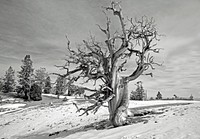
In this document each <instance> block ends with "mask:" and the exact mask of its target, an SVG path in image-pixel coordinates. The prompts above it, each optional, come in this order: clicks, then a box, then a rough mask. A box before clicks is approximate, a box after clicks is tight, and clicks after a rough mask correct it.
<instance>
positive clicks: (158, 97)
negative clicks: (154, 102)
mask: <svg viewBox="0 0 200 139" xmlns="http://www.w3.org/2000/svg"><path fill="white" fill-rule="evenodd" d="M156 99H162V94H161V93H160V91H158V94H157V96H156Z"/></svg>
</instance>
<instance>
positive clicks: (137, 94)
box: [130, 81, 144, 100]
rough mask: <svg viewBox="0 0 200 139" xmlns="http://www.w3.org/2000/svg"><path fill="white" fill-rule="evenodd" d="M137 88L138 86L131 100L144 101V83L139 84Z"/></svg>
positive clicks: (132, 93)
mask: <svg viewBox="0 0 200 139" xmlns="http://www.w3.org/2000/svg"><path fill="white" fill-rule="evenodd" d="M136 86H137V88H136V90H135V91H132V92H131V96H130V99H131V100H143V98H144V88H143V86H142V82H141V81H139V82H137V84H136Z"/></svg>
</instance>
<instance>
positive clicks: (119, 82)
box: [54, 2, 161, 126]
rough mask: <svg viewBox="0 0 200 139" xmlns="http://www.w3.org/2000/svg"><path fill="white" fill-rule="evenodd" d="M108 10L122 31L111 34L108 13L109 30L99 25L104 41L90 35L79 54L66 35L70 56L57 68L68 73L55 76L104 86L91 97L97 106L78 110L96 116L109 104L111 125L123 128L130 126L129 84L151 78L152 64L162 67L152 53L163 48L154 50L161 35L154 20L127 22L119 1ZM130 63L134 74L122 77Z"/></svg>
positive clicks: (79, 49) (144, 19)
mask: <svg viewBox="0 0 200 139" xmlns="http://www.w3.org/2000/svg"><path fill="white" fill-rule="evenodd" d="M105 10H106V11H107V12H112V13H113V15H114V16H115V17H117V18H118V20H119V25H120V26H121V30H118V31H111V25H112V24H111V20H110V18H109V17H108V16H107V12H106V13H105V15H106V21H107V22H106V27H105V28H103V27H102V26H100V25H98V28H99V29H100V31H102V33H103V34H104V35H105V42H98V41H97V40H95V37H93V36H90V39H89V40H88V41H86V40H83V45H82V46H80V47H79V48H78V49H77V51H76V50H72V49H71V48H70V41H69V39H68V37H67V36H66V38H67V40H68V43H67V46H68V47H67V48H68V51H69V56H68V57H67V58H66V64H65V65H64V66H57V67H59V68H62V69H66V74H59V73H54V74H55V75H59V76H60V77H63V78H65V77H67V76H69V75H72V74H73V75H74V80H78V79H81V78H83V79H84V82H88V81H90V80H93V81H94V83H96V82H98V83H102V84H101V85H100V89H98V90H96V91H95V92H94V94H93V95H92V96H93V97H90V98H94V99H96V103H95V104H93V105H91V106H89V107H87V108H78V107H77V108H78V110H84V112H83V113H82V114H89V113H88V112H89V111H92V112H94V113H96V112H97V110H98V109H99V107H100V106H102V104H103V103H105V102H108V109H109V113H110V116H109V119H110V121H111V123H112V124H113V126H121V125H124V124H127V109H128V106H129V97H130V94H129V92H128V83H129V82H130V81H134V80H135V79H137V78H138V77H139V76H140V75H142V74H146V75H151V76H152V73H144V72H145V71H147V70H148V69H149V68H151V69H154V67H153V65H161V64H158V63H156V62H154V57H153V56H152V55H150V53H152V52H153V53H159V50H160V48H155V46H156V42H157V41H159V39H158V38H157V37H158V36H159V35H158V33H157V29H156V27H155V24H154V20H153V19H152V18H151V19H148V18H147V17H146V16H144V17H142V18H141V19H140V20H136V19H135V20H134V19H132V18H130V19H127V20H126V21H125V18H124V17H123V14H122V9H121V6H120V4H119V3H117V2H111V5H110V6H109V7H105ZM112 32H115V33H112ZM134 57H135V58H134ZM130 58H134V59H136V61H134V60H131V59H130ZM128 60H130V61H129V63H128V64H131V65H132V66H129V67H130V68H132V67H133V71H132V73H130V74H129V75H127V76H125V75H123V76H122V74H121V73H122V72H123V71H125V69H126V67H125V65H126V63H127V62H128ZM133 61H134V62H133ZM131 62H132V63H131ZM74 65H76V66H74ZM134 66H135V68H134ZM72 67H75V68H74V69H72ZM127 74H128V73H127ZM95 96H96V97H95Z"/></svg>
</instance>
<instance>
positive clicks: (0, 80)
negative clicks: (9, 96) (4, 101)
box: [0, 78, 4, 91]
mask: <svg viewBox="0 0 200 139" xmlns="http://www.w3.org/2000/svg"><path fill="white" fill-rule="evenodd" d="M3 84H4V82H3V79H2V78H0V91H2V90H3Z"/></svg>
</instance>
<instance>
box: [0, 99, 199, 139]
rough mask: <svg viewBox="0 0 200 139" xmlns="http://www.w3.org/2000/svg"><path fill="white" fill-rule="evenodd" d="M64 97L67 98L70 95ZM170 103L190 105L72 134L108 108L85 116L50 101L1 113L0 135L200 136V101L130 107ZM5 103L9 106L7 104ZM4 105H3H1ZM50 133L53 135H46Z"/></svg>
mask: <svg viewBox="0 0 200 139" xmlns="http://www.w3.org/2000/svg"><path fill="white" fill-rule="evenodd" d="M67 98H68V99H69V100H70V98H69V97H67ZM74 100H75V98H71V101H74ZM173 103H193V104H190V105H176V106H172V105H170V106H163V107H159V108H160V109H162V111H163V112H164V113H163V114H155V115H149V116H148V120H147V121H146V122H140V123H137V124H132V125H128V126H123V127H118V128H111V129H104V130H96V129H91V130H89V131H84V132H75V133H73V134H72V133H71V132H69V131H70V130H73V129H77V128H79V127H83V126H86V125H89V124H91V123H94V122H99V121H102V120H105V119H107V118H108V110H107V107H102V108H100V110H99V111H98V112H97V113H96V114H95V115H94V114H90V115H88V116H86V115H84V116H79V115H80V113H76V110H77V109H76V108H75V106H74V105H73V104H71V103H67V102H66V103H63V105H56V104H51V105H48V106H39V107H29V108H24V109H21V110H20V111H15V112H12V113H7V114H2V115H0V138H5V139H7V138H12V139H21V138H24V139H48V138H53V139H54V138H59V139H78V138H80V139H102V138H104V139H145V138H146V139H172V138H173V139H199V138H200V132H199V127H200V102H198V101H131V102H130V108H137V107H144V106H152V105H162V104H173ZM11 105H13V107H14V106H17V105H14V104H11ZM81 105H82V106H85V105H89V103H88V102H85V103H84V104H81ZM6 106H7V107H10V105H6ZM6 106H5V105H4V108H5V107H6ZM18 106H19V105H18ZM151 109H156V108H151ZM51 133H56V135H54V136H49V135H50V134H51ZM69 133H70V134H69Z"/></svg>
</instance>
